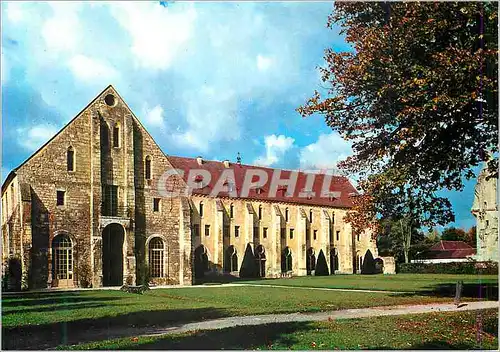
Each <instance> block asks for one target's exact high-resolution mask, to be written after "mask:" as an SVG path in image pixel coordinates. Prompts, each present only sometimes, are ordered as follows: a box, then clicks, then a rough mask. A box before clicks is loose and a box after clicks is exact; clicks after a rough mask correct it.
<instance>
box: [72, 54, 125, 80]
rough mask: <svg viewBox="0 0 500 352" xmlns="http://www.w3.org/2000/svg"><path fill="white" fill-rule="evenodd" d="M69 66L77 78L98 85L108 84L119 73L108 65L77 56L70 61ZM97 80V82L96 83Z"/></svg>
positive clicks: (83, 56)
mask: <svg viewBox="0 0 500 352" xmlns="http://www.w3.org/2000/svg"><path fill="white" fill-rule="evenodd" d="M68 66H69V68H70V69H71V71H72V72H73V75H75V77H76V78H78V79H80V80H82V81H85V82H93V83H98V84H101V85H103V84H106V83H105V82H109V81H112V80H114V79H116V77H118V72H117V71H116V70H115V69H114V68H113V67H111V66H109V65H108V64H106V63H104V62H102V61H100V60H97V59H94V58H91V57H88V56H85V55H75V56H73V57H72V58H71V59H70V60H69V61H68ZM96 80H97V82H96Z"/></svg>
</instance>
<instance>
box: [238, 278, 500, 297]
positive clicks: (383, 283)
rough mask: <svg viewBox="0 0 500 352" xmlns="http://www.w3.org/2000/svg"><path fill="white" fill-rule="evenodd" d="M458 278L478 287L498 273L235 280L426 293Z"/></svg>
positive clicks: (493, 282) (494, 280)
mask: <svg viewBox="0 0 500 352" xmlns="http://www.w3.org/2000/svg"><path fill="white" fill-rule="evenodd" d="M458 280H462V281H463V282H464V286H465V287H468V286H469V287H470V286H474V288H477V285H478V284H482V285H485V286H488V285H490V286H491V285H493V286H495V285H496V286H498V275H451V274H396V275H330V276H301V277H294V278H291V279H263V280H255V281H241V280H240V281H236V282H235V283H255V284H261V285H282V286H297V287H322V288H349V289H363V290H385V291H398V292H421V293H427V292H435V291H437V290H440V289H446V288H447V287H450V286H451V287H452V288H453V289H454V285H455V284H456V282H457V281H458ZM467 285H468V286H467Z"/></svg>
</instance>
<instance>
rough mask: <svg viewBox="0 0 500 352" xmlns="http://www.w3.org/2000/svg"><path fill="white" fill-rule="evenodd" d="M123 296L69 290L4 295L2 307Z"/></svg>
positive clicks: (63, 302) (105, 299)
mask: <svg viewBox="0 0 500 352" xmlns="http://www.w3.org/2000/svg"><path fill="white" fill-rule="evenodd" d="M122 298H123V297H119V296H117V297H110V296H92V297H89V296H82V295H80V294H79V293H76V292H75V293H73V294H69V293H68V292H66V293H64V294H62V293H61V294H59V295H54V294H50V295H48V294H44V295H43V296H42V295H41V296H37V297H29V298H24V297H19V296H16V297H15V298H14V297H12V298H11V297H4V298H3V299H2V307H16V308H17V307H29V306H31V307H32V306H40V305H49V304H65V303H67V304H77V303H86V302H93V303H95V302H99V301H102V302H107V301H114V300H120V299H122Z"/></svg>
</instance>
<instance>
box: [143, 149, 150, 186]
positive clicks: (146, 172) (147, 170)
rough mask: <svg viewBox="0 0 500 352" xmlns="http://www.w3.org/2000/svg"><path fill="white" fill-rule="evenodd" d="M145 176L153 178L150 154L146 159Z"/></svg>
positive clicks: (147, 178) (148, 178)
mask: <svg viewBox="0 0 500 352" xmlns="http://www.w3.org/2000/svg"><path fill="white" fill-rule="evenodd" d="M144 177H145V178H146V180H151V157H150V156H149V155H148V156H146V160H144Z"/></svg>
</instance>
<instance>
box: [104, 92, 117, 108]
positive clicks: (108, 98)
mask: <svg viewBox="0 0 500 352" xmlns="http://www.w3.org/2000/svg"><path fill="white" fill-rule="evenodd" d="M104 102H105V103H106V105H108V106H115V104H116V99H115V96H114V95H113V94H108V95H106V96H105V97H104Z"/></svg>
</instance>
